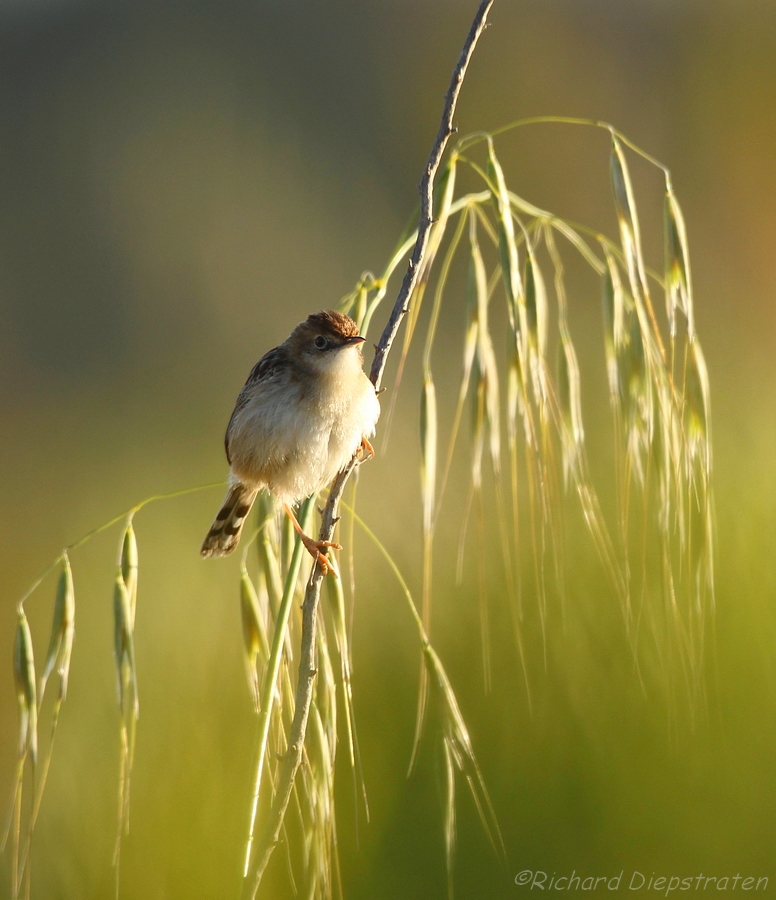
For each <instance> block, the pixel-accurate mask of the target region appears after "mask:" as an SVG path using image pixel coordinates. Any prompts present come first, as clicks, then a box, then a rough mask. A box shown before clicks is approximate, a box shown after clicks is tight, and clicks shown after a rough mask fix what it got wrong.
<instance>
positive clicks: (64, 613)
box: [40, 554, 75, 700]
mask: <svg viewBox="0 0 776 900" xmlns="http://www.w3.org/2000/svg"><path fill="white" fill-rule="evenodd" d="M74 634H75V594H74V592H73V573H72V570H71V569H70V560H69V559H68V557H67V554H65V557H64V559H63V560H62V572H61V573H60V575H59V582H58V584H57V596H56V599H55V601H54V620H53V622H52V625H51V638H50V639H49V648H48V653H47V654H46V662H45V665H44V666H43V674H42V675H41V679H40V697H41V700H42V699H43V694H44V692H45V690H46V684H47V682H48V679H49V676H50V675H51V673H52V672H53V671H54V667H55V666H56V668H57V670H58V672H59V678H60V689H59V693H60V697H61V699H62V700H64V699H65V697H66V696H67V681H68V676H69V673H70V656H71V654H72V650H73V636H74Z"/></svg>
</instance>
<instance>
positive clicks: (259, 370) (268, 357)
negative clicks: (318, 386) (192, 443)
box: [224, 345, 288, 463]
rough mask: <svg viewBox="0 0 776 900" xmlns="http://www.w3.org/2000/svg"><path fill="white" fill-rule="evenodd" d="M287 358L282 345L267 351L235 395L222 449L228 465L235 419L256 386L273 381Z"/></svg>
mask: <svg viewBox="0 0 776 900" xmlns="http://www.w3.org/2000/svg"><path fill="white" fill-rule="evenodd" d="M287 356H288V351H287V350H286V348H285V347H283V346H282V345H281V346H280V347H273V348H272V350H268V351H267V352H266V353H265V354H264V356H262V358H261V359H260V360H259V361H258V362H257V363H256V365H255V366H254V367H253V368H252V369H251V371H250V374H249V375H248V378H247V380H246V382H245V384H244V385H243V388H242V390H241V391H240V393H239V394H238V395H237V401H236V402H235V404H234V409H233V410H232V415H231V417H230V418H229V424H228V425H227V426H226V435H225V437H224V447H225V448H226V461H227V462H228V463H231V462H232V460H231V458H230V456H229V436H230V434H231V431H232V425H233V424H234V420H235V417H236V416H237V414H238V413H239V412H240V410H241V409H242V408H243V406H245V404H246V403H247V402H248V400H249V398H250V397H251V395H252V394H253V392H254V390H255V388H256V386H257V385H258V384H261V383H262V382H269V381H271V380H272V379H274V378H275V377H276V376H277V374H278V373H279V372H280V370H281V369H282V368H283V367H284V366H285V365H287Z"/></svg>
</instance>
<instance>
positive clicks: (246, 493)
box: [200, 310, 380, 574]
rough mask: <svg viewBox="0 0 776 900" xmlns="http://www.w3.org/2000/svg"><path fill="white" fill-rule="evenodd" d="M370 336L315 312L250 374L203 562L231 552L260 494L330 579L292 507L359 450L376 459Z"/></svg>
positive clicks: (321, 545) (342, 319) (331, 314)
mask: <svg viewBox="0 0 776 900" xmlns="http://www.w3.org/2000/svg"><path fill="white" fill-rule="evenodd" d="M364 340H365V339H364V338H363V337H361V335H360V334H359V333H358V327H357V326H356V323H355V322H354V321H353V320H352V319H351V318H350V317H349V316H346V315H343V314H342V313H338V312H335V311H334V310H329V311H328V312H319V313H314V314H313V315H311V316H308V317H307V319H305V321H304V322H302V323H301V324H300V325H297V326H296V328H295V329H294V330H293V331H292V332H291V335H290V336H289V337H288V339H287V340H285V341H284V342H283V343H282V344H281V345H280V346H279V347H275V348H274V349H273V350H270V351H269V352H268V353H266V354H265V355H264V356H263V357H262V358H261V359H260V360H259V362H258V363H256V365H255V366H254V367H253V370H252V371H251V373H250V375H249V376H248V380H247V381H246V382H245V386H244V387H243V389H242V390H241V391H240V394H239V396H238V397H237V402H236V403H235V406H234V412H233V413H232V417H231V419H230V420H229V425H228V426H227V429H226V438H225V440H224V443H225V445H226V458H227V461H228V462H229V464H230V466H231V470H230V481H231V486H230V488H229V492H228V493H227V495H226V499H225V500H224V502H223V505H222V506H221V510H220V511H219V513H218V515H217V516H216V518H215V521H214V522H213V524H212V526H211V528H210V531H209V532H208V533H207V537H206V538H205V541H204V543H203V544H202V550H201V551H200V552H201V553H202V555H203V556H224V555H225V554H227V553H231V552H232V550H234V548H235V547H236V546H237V542H238V541H239V540H240V532H241V531H242V528H243V524H244V523H245V519H246V517H247V515H248V513H249V512H250V510H251V507H252V506H253V502H254V500H255V499H256V495H257V494H258V492H259V491H260V490H261V488H266V490H267V491H269V493H270V494H271V495H272V496H273V497H275V498H276V500H277V501H278V502H279V503H281V504H282V506H283V509H284V510H285V512H286V513H287V514H288V515H289V516H290V518H291V521H292V522H293V524H294V528H296V530H297V532H298V533H299V535H300V537H301V539H302V543H303V544H304V546H305V547H306V548H307V550H308V552H309V553H310V554H311V555H312V557H313V559H317V560H318V562H319V563H320V565H321V567H322V568H323V571H324V574H325V573H326V572H327V571H328V568H329V565H328V563H327V561H326V557H325V555H324V554H323V553H322V552H321V551H322V550H324V549H325V548H326V547H335V548H336V549H341V548H340V547H339V545H338V544H332V543H329V542H326V541H316V540H313V538H311V537H308V536H307V535H306V534H305V533H304V531H303V530H302V527H301V525H300V524H299V522H298V521H297V519H296V516H295V515H294V512H293V510H292V508H291V507H292V506H293V505H294V504H296V503H299V501H300V500H303V499H304V498H305V497H309V496H310V495H311V494H316V493H317V492H318V491H319V490H321V488H323V487H325V486H326V485H327V484H328V483H329V482H330V481H331V480H332V479H333V478H334V476H335V475H336V474H337V473H338V472H339V471H340V470H341V469H342V468H343V466H345V464H346V463H347V462H348V461H349V460H350V459H351V458H352V456H353V455H354V454H355V453H357V452H358V451H359V449H360V448H363V449H364V450H365V451H366V452H367V453H368V454H369V455H370V456H372V455H374V452H373V450H372V447H371V445H370V443H369V438H370V437H372V435H373V434H374V433H375V426H376V424H377V419H378V417H379V415H380V402H379V401H378V399H377V394H376V393H375V389H374V385H373V384H372V382H371V381H370V380H369V379H368V378H367V376H366V375H365V374H364V370H363V368H362V365H363V357H362V355H361V345H362V344H363V343H364Z"/></svg>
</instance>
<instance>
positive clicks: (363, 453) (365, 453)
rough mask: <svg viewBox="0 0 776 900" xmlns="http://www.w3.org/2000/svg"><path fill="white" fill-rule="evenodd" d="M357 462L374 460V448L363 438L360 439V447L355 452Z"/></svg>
mask: <svg viewBox="0 0 776 900" xmlns="http://www.w3.org/2000/svg"><path fill="white" fill-rule="evenodd" d="M356 453H357V454H358V461H359V462H366V461H367V460H368V459H374V456H375V448H374V447H373V446H372V445H371V444H370V443H369V441H368V440H367V439H366V438H365V437H362V438H361V446H360V447H359V448H358V450H356Z"/></svg>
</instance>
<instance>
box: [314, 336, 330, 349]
mask: <svg viewBox="0 0 776 900" xmlns="http://www.w3.org/2000/svg"><path fill="white" fill-rule="evenodd" d="M328 345H329V342H328V341H327V340H326V338H325V337H323V335H321V334H319V335H318V337H317V338H316V339H315V346H316V347H317V348H318V349H319V350H325V349H326V348H327V347H328Z"/></svg>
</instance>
